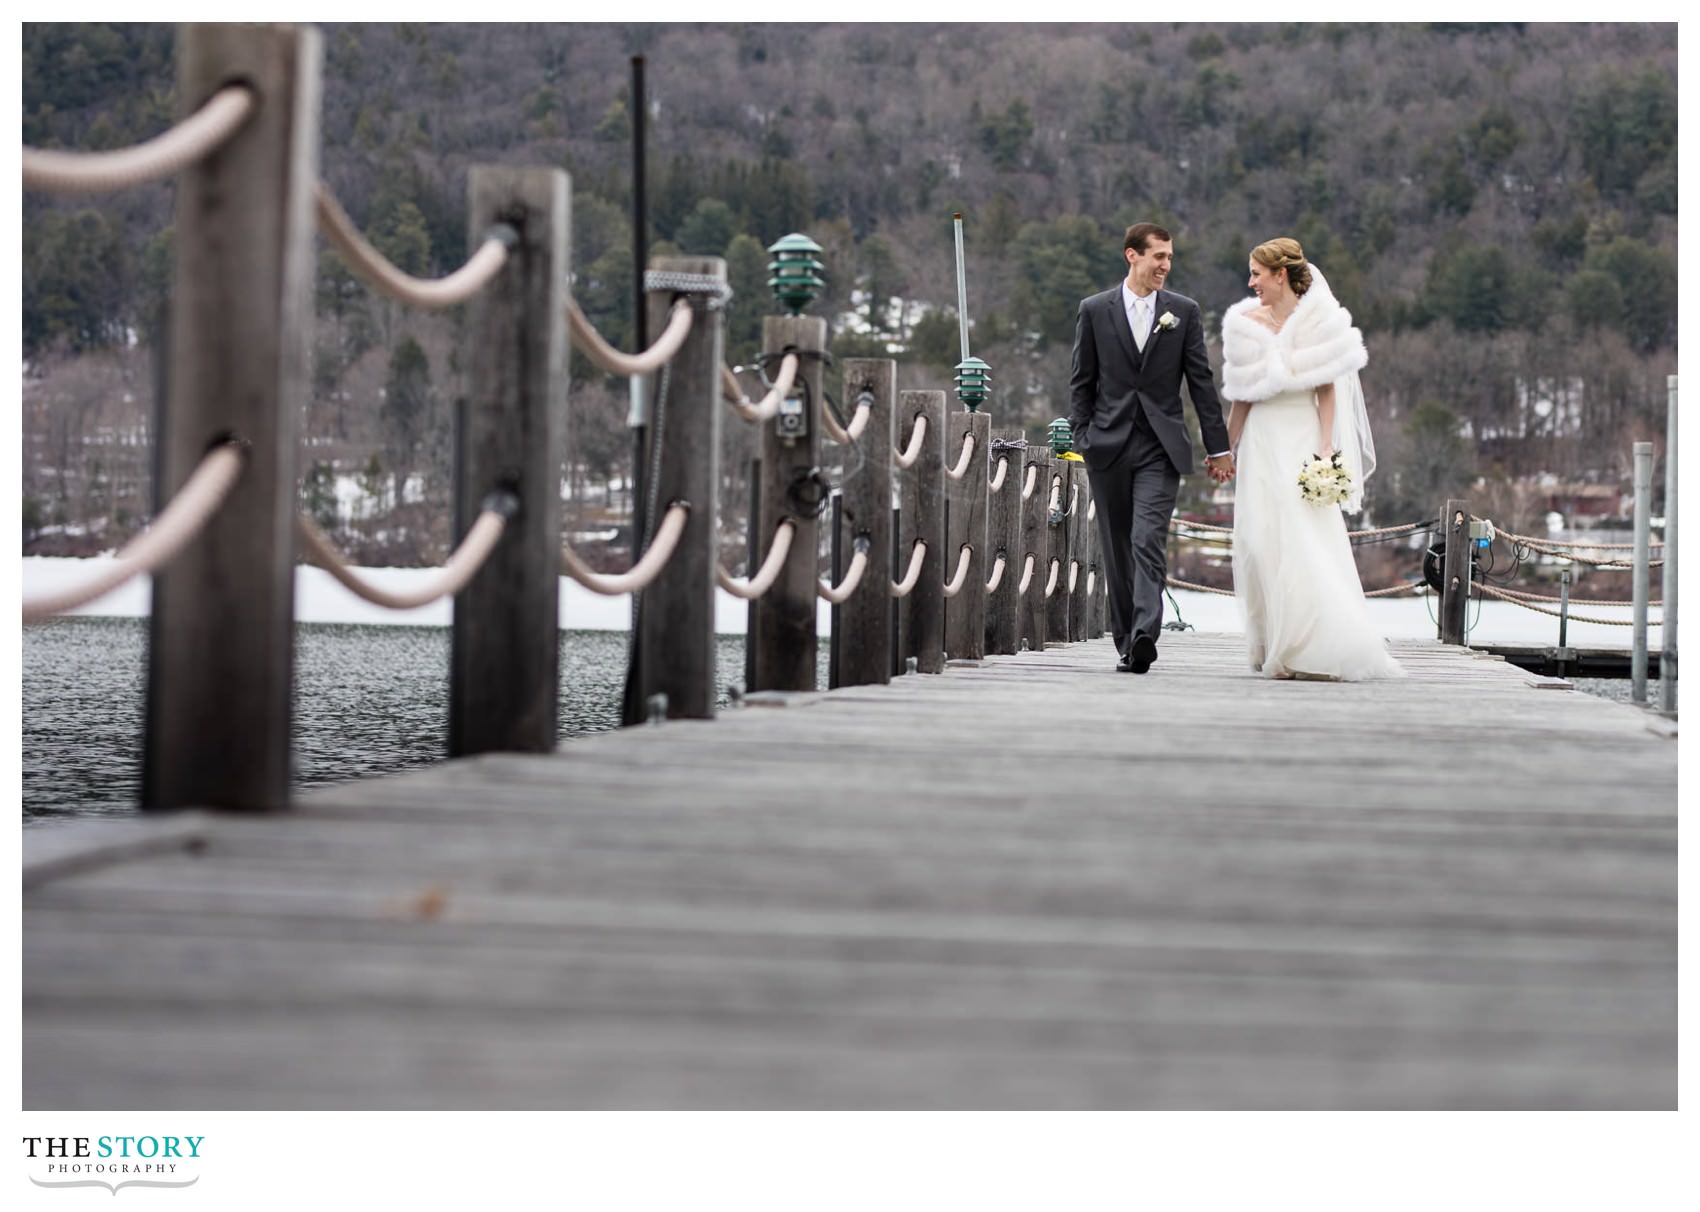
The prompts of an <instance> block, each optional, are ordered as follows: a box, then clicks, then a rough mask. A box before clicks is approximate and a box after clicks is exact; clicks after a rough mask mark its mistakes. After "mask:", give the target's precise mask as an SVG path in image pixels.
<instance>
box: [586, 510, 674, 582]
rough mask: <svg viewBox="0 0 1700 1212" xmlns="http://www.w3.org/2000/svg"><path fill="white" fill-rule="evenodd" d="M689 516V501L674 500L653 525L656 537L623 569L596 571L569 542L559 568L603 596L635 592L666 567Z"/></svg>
mask: <svg viewBox="0 0 1700 1212" xmlns="http://www.w3.org/2000/svg"><path fill="white" fill-rule="evenodd" d="M690 516H691V506H690V502H689V501H674V502H673V503H672V504H671V505H669V506H668V507H667V513H666V516H664V517H663V518H662V519H661V525H659V526H657V527H656V528H655V537H654V538H653V539H651V540H650V543H649V550H647V551H645V552H644V553H643V556H642V558H641V559H639V560H638V562H637V563H635V564H633V565H632V566H631V567H630V568H628V569H627V570H626V571H625V572H616V573H602V572H597V571H595V570H594V569H592V568H591V566H590V565H589V564H586V563H585V562H584V559H583V558H582V557H581V556H580V555H579V554H578V553H577V552H576V551H574V550H573V549H572V548H571V547H570V546H569V547H562V548H561V571H562V572H563V573H564V574H566V575H567V576H569V577H571V578H572V579H573V580H575V581H577V582H578V583H579V584H580V585H583V586H584V587H585V588H586V589H588V590H590V592H592V593H599V594H602V595H603V596H604V597H613V596H614V595H616V594H621V593H637V592H638V591H640V590H643V589H646V588H648V587H649V583H650V582H651V581H653V580H655V578H656V577H658V576H660V575H661V570H662V569H663V568H665V567H667V562H668V561H669V560H671V559H672V558H673V552H674V551H675V550H677V549H678V546H679V539H680V538H681V537H683V535H684V533H685V523H686V522H687V521H689V520H690Z"/></svg>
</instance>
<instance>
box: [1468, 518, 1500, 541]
mask: <svg viewBox="0 0 1700 1212" xmlns="http://www.w3.org/2000/svg"><path fill="white" fill-rule="evenodd" d="M1493 536H1494V529H1493V523H1492V522H1489V521H1486V520H1483V521H1476V520H1474V519H1472V520H1471V522H1470V538H1471V539H1472V540H1473V541H1474V542H1475V544H1476V546H1477V547H1486V546H1487V545H1488V544H1490V543H1492V542H1493Z"/></svg>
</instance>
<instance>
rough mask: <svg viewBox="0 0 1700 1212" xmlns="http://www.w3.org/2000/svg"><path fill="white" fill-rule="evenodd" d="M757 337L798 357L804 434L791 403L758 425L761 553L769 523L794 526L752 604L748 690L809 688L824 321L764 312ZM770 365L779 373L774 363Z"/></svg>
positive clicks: (769, 543)
mask: <svg viewBox="0 0 1700 1212" xmlns="http://www.w3.org/2000/svg"><path fill="white" fill-rule="evenodd" d="M761 341H762V345H761V347H762V349H763V351H765V352H767V353H770V354H779V353H784V352H786V351H788V350H794V351H795V352H796V353H797V355H798V366H797V378H796V381H795V385H794V390H793V398H794V399H797V400H799V401H801V406H802V407H801V417H802V432H801V433H798V432H796V430H795V429H794V428H792V426H793V424H794V421H793V418H794V417H795V416H796V415H797V414H796V413H795V412H793V411H792V410H790V409H789V408H782V409H781V410H780V415H779V416H778V417H776V418H774V419H773V420H771V421H767V422H765V423H764V424H763V425H762V434H761V484H760V486H759V489H758V491H759V492H760V494H761V516H762V518H763V530H762V533H761V534H760V535H758V536H757V538H758V539H759V540H760V543H761V558H762V559H763V560H765V559H767V553H768V552H769V551H770V550H771V549H772V547H773V534H774V529H773V528H774V527H775V526H777V525H778V524H779V522H780V520H781V519H783V518H790V519H791V520H792V521H793V522H794V523H795V525H796V530H795V533H794V534H793V535H792V537H791V553H790V555H789V556H787V557H786V560H785V567H784V568H783V569H781V570H780V573H779V579H778V580H776V581H774V583H773V587H772V588H771V589H769V590H768V591H767V592H766V593H764V594H763V595H762V596H761V597H759V598H757V599H756V600H755V601H753V602H751V603H750V635H749V637H746V641H745V642H746V643H748V642H749V640H750V638H751V637H753V638H754V640H755V645H754V647H753V649H752V652H753V654H754V655H753V657H752V659H751V662H750V689H751V690H815V689H818V686H817V684H816V674H815V658H816V649H817V645H818V643H819V636H818V634H817V631H818V629H817V628H816V626H815V603H816V601H817V600H818V598H819V586H820V579H819V576H820V574H819V571H818V567H817V566H818V564H819V544H820V515H821V513H822V512H823V511H824V510H825V507H826V501H827V494H828V492H829V491H830V490H829V489H828V488H827V486H826V481H825V477H824V476H822V475H821V472H820V452H821V435H820V412H821V408H822V407H823V406H824V405H823V402H822V400H821V390H822V387H823V385H824V383H825V378H824V377H823V375H822V364H823V361H824V359H823V355H824V353H825V351H826V321H825V320H823V319H821V318H820V317H819V316H768V317H767V318H766V319H764V320H763V321H762V323H761ZM771 369H772V370H773V371H774V372H775V373H777V371H778V362H777V360H775V362H774V363H773V366H772V367H771ZM757 567H759V565H757ZM754 571H755V569H754V568H752V569H751V572H752V573H753V572H754Z"/></svg>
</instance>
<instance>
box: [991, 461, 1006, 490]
mask: <svg viewBox="0 0 1700 1212" xmlns="http://www.w3.org/2000/svg"><path fill="white" fill-rule="evenodd" d="M1008 471H1009V456H1008V455H999V456H998V469H997V470H996V471H994V472H993V473H992V478H991V479H990V480H988V481H987V482H986V491H987V492H997V491H998V490H999V489H1001V488H1002V487H1003V480H1004V476H1005V475H1006V474H1007V473H1008Z"/></svg>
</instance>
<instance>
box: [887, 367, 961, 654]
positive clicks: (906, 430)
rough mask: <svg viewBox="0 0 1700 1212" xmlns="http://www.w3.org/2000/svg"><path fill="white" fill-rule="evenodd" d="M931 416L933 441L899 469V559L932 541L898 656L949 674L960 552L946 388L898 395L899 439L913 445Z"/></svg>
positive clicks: (905, 612)
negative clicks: (948, 511)
mask: <svg viewBox="0 0 1700 1212" xmlns="http://www.w3.org/2000/svg"><path fill="white" fill-rule="evenodd" d="M923 416H924V417H926V418H927V439H926V444H925V445H924V446H923V447H922V449H921V456H920V458H918V459H916V460H915V463H914V465H913V466H911V467H901V468H898V469H897V471H896V473H895V474H896V477H897V487H898V493H899V496H900V499H901V509H902V522H901V528H900V530H899V532H898V539H897V552H898V560H899V562H900V563H901V564H902V566H903V567H904V568H908V566H909V552H910V550H911V549H912V548H913V547H914V545H915V540H916V539H922V540H924V541H925V542H926V544H927V555H926V560H925V561H924V563H923V564H922V566H921V579H920V580H919V581H917V582H916V583H915V588H914V589H912V590H911V591H910V592H909V596H908V597H905V598H903V599H901V605H900V606H899V608H898V614H897V619H898V638H897V644H898V648H897V651H898V657H899V660H906V659H907V658H909V657H914V658H915V668H916V671H917V672H919V673H943V672H944V584H945V581H946V579H947V578H949V577H950V576H951V574H952V573H954V572H955V571H956V556H955V553H954V552H947V551H945V530H944V443H945V428H944V392H942V391H903V392H899V393H898V395H897V441H898V443H899V445H900V446H902V447H903V448H907V447H908V444H909V436H910V434H911V432H912V431H913V429H914V425H915V419H916V418H917V417H923Z"/></svg>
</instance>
